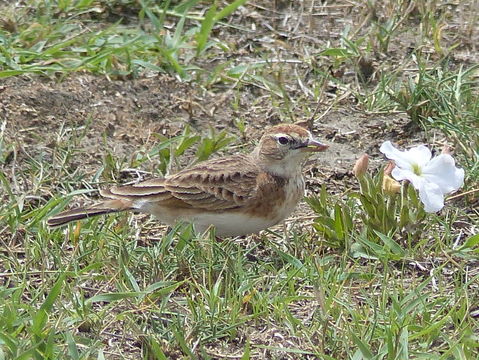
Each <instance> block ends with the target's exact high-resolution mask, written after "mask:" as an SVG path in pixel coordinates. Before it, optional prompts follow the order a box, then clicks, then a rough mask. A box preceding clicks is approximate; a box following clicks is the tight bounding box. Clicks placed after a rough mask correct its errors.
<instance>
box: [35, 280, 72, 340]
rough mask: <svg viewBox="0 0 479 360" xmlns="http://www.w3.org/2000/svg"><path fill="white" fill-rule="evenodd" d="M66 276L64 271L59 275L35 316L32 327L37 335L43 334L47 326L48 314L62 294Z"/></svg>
mask: <svg viewBox="0 0 479 360" xmlns="http://www.w3.org/2000/svg"><path fill="white" fill-rule="evenodd" d="M65 277H66V274H65V273H62V274H61V275H60V276H59V277H58V280H57V281H56V283H55V285H53V287H52V289H51V291H50V293H49V294H48V296H47V298H46V299H45V301H44V303H43V304H42V306H40V309H38V311H37V313H36V314H35V316H33V319H32V326H31V328H30V329H31V331H32V332H33V333H34V334H35V335H37V336H42V335H41V333H42V331H43V328H44V327H45V324H46V323H47V318H48V314H49V313H50V312H51V310H52V308H53V304H54V303H55V300H56V299H57V297H58V295H60V292H61V290H62V287H63V283H64V281H65Z"/></svg>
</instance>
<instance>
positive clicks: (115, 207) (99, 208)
mask: <svg viewBox="0 0 479 360" xmlns="http://www.w3.org/2000/svg"><path fill="white" fill-rule="evenodd" d="M131 209H132V206H131V202H130V201H128V200H107V201H103V202H101V203H99V204H96V205H92V206H90V207H80V208H76V209H72V210H67V211H63V212H61V213H59V214H57V215H55V216H52V217H51V218H50V219H48V220H47V224H48V226H52V227H56V226H61V225H64V224H67V223H69V222H71V221H76V220H82V219H87V218H89V217H92V216H98V215H105V214H111V213H116V212H120V211H126V210H131Z"/></svg>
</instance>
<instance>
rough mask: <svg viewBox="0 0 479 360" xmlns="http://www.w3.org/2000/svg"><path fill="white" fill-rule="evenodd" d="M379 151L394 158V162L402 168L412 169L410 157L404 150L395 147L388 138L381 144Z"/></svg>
mask: <svg viewBox="0 0 479 360" xmlns="http://www.w3.org/2000/svg"><path fill="white" fill-rule="evenodd" d="M379 151H381V152H382V153H383V154H384V155H386V157H387V158H388V159H391V160H394V161H395V162H396V166H398V167H400V168H402V169H412V166H411V164H412V162H411V158H410V157H409V156H407V155H406V154H405V153H404V151H400V150H398V149H396V148H395V147H394V146H393V144H392V143H391V142H390V141H389V140H388V141H385V142H384V143H383V144H382V145H381V147H380V148H379ZM396 180H397V179H396Z"/></svg>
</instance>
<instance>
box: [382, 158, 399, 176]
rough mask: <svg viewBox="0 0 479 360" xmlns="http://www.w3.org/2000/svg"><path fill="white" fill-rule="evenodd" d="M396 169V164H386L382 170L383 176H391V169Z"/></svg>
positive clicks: (392, 162)
mask: <svg viewBox="0 0 479 360" xmlns="http://www.w3.org/2000/svg"><path fill="white" fill-rule="evenodd" d="M395 167H396V163H395V162H394V161H392V160H390V161H389V162H388V164H387V165H386V167H385V168H384V175H388V176H391V173H392V172H393V169H394V168H395Z"/></svg>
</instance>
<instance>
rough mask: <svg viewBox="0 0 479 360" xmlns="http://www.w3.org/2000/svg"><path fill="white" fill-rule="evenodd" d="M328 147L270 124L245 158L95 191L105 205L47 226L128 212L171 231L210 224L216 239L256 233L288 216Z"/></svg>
mask: <svg viewBox="0 0 479 360" xmlns="http://www.w3.org/2000/svg"><path fill="white" fill-rule="evenodd" d="M328 147H329V146H328V145H326V144H324V143H321V142H320V141H318V140H316V139H315V138H314V137H313V135H312V134H311V132H310V131H309V130H307V129H306V128H304V127H302V126H300V125H296V124H278V125H274V126H272V127H270V128H269V129H267V130H265V132H264V134H263V135H262V137H261V139H260V140H259V142H258V144H257V146H256V147H255V148H254V150H253V151H252V152H251V153H249V154H243V153H240V154H235V155H230V156H226V157H219V158H214V159H210V160H206V161H203V162H199V163H197V164H195V165H193V166H192V167H190V168H185V169H183V170H180V171H179V172H177V173H175V174H172V175H167V176H165V177H163V178H155V179H151V180H146V181H142V182H139V183H136V184H133V185H123V186H113V187H111V188H108V189H103V190H100V195H101V196H102V197H104V198H106V200H104V201H101V202H99V203H97V204H94V205H91V206H86V207H79V208H74V209H72V210H67V211H64V212H61V213H59V214H57V215H54V216H52V217H50V218H49V219H48V220H47V224H48V225H49V226H51V227H58V226H61V225H64V224H67V223H69V222H72V221H77V220H81V219H86V218H90V217H92V216H97V215H104V214H110V213H117V212H122V211H133V212H140V213H147V214H151V215H153V216H155V217H156V218H158V219H159V220H160V221H161V222H163V223H166V224H168V225H170V226H173V225H175V224H176V223H177V222H178V221H184V222H190V223H192V224H193V226H194V228H195V230H196V231H197V232H204V231H206V230H207V229H208V228H209V227H210V226H212V225H213V226H214V227H215V228H216V230H215V231H216V233H215V235H216V236H217V237H220V238H223V237H235V236H243V235H248V234H253V233H258V232H260V231H261V230H264V229H267V228H269V227H271V226H273V225H275V224H278V223H279V222H281V221H282V220H284V219H285V218H286V217H288V216H289V215H290V214H291V212H292V211H293V210H294V209H295V207H296V206H297V204H298V203H299V202H300V200H301V199H302V198H303V196H304V191H305V181H304V178H303V174H302V167H303V164H304V162H305V160H306V158H307V157H308V155H310V154H312V153H315V152H321V151H325V150H326V149H327V148H328Z"/></svg>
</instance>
